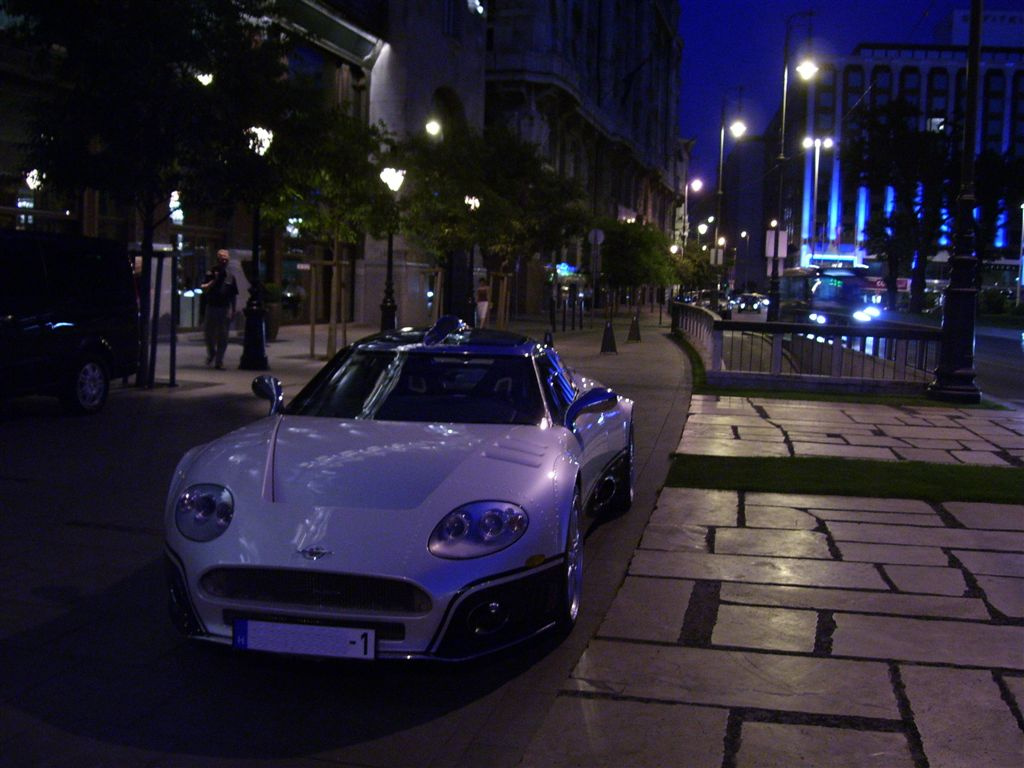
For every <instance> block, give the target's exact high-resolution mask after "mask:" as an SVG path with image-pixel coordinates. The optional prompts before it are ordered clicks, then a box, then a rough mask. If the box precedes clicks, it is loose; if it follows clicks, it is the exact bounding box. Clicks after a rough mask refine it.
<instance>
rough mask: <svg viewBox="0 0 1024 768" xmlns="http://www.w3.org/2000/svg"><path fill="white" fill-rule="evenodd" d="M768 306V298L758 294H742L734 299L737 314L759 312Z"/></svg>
mask: <svg viewBox="0 0 1024 768" xmlns="http://www.w3.org/2000/svg"><path fill="white" fill-rule="evenodd" d="M767 306H768V297H767V296H762V295H761V294H760V293H743V294H740V296H739V297H738V298H737V299H736V302H735V304H734V307H735V308H736V311H737V312H760V311H761V310H762V309H764V308H766V307H767Z"/></svg>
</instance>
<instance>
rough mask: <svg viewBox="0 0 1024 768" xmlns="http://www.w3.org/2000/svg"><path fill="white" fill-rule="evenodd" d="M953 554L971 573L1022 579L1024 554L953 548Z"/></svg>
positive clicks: (1022, 586) (1023, 585)
mask: <svg viewBox="0 0 1024 768" xmlns="http://www.w3.org/2000/svg"><path fill="white" fill-rule="evenodd" d="M953 555H954V556H955V557H956V559H957V560H959V561H960V562H961V563H962V564H963V566H964V567H965V568H966V569H967V570H969V571H970V572H971V573H973V574H979V575H980V574H984V575H986V576H1013V577H1015V578H1018V579H1024V554H1021V555H1017V554H1012V553H1008V552H974V551H971V550H959V549H954V550H953ZM1021 588H1022V589H1024V582H1022V583H1021Z"/></svg>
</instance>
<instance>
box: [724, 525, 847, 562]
mask: <svg viewBox="0 0 1024 768" xmlns="http://www.w3.org/2000/svg"><path fill="white" fill-rule="evenodd" d="M715 553H716V554H723V555H771V556H780V557H814V558H818V559H820V560H831V559H832V558H831V555H829V551H828V539H826V537H825V534H823V533H814V532H812V531H787V530H775V529H767V530H766V529H760V530H758V529H752V528H720V529H718V531H716V533H715Z"/></svg>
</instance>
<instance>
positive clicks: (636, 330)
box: [626, 312, 640, 342]
mask: <svg viewBox="0 0 1024 768" xmlns="http://www.w3.org/2000/svg"><path fill="white" fill-rule="evenodd" d="M626 341H627V342H630V341H640V313H639V312H636V313H634V314H633V322H631V323H630V324H629V336H627V337H626Z"/></svg>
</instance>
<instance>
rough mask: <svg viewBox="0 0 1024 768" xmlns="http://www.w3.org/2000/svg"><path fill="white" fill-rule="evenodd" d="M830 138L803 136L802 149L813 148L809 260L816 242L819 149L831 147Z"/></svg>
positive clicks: (812, 257) (812, 256) (812, 255)
mask: <svg viewBox="0 0 1024 768" xmlns="http://www.w3.org/2000/svg"><path fill="white" fill-rule="evenodd" d="M832 146H833V141H832V139H831V138H825V139H819V138H814V137H812V136H807V137H805V138H804V141H803V147H804V149H807V150H810V149H813V150H814V185H813V186H812V187H811V226H810V229H808V234H809V235H810V238H809V239H810V241H811V261H814V247H815V245H816V244H817V242H818V169H819V167H820V165H821V149H822V147H824V148H825V149H832Z"/></svg>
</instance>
